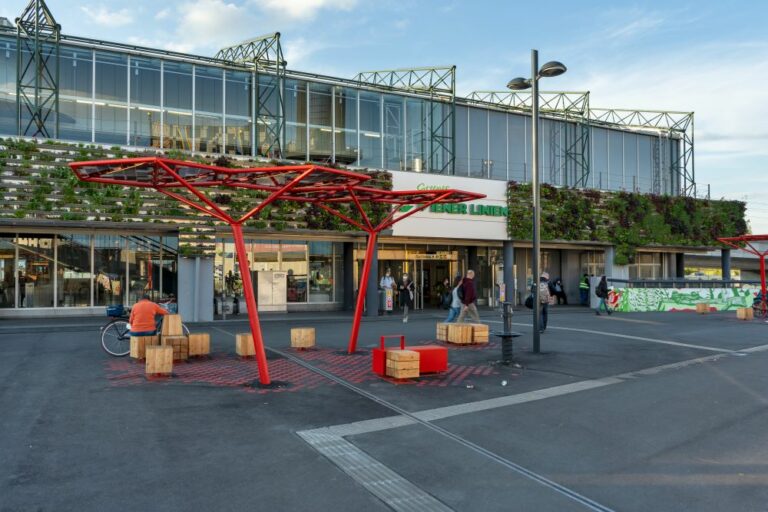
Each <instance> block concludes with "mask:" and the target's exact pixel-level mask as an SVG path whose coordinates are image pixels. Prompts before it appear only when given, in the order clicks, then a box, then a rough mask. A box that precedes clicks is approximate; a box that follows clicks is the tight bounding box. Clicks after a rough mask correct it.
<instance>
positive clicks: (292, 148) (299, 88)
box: [283, 80, 307, 160]
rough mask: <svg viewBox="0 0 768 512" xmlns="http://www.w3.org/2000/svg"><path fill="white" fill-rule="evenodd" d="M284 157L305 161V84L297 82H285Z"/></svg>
mask: <svg viewBox="0 0 768 512" xmlns="http://www.w3.org/2000/svg"><path fill="white" fill-rule="evenodd" d="M283 152H284V154H285V157H286V158H288V159H290V160H306V159H307V84H306V82H300V81H297V80H286V82H285V148H283Z"/></svg>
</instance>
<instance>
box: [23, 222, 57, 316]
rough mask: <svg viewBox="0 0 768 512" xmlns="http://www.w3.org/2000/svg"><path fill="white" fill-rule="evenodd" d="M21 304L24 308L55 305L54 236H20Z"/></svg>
mask: <svg viewBox="0 0 768 512" xmlns="http://www.w3.org/2000/svg"><path fill="white" fill-rule="evenodd" d="M16 244H17V245H18V247H19V303H20V304H19V305H20V306H21V307H23V308H49V307H52V306H53V261H54V254H53V236H50V235H49V236H24V235H22V236H20V237H18V238H16Z"/></svg>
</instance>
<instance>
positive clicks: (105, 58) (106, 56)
mask: <svg viewBox="0 0 768 512" xmlns="http://www.w3.org/2000/svg"><path fill="white" fill-rule="evenodd" d="M127 66H128V58H127V57H126V56H125V55H119V54H116V53H102V52H96V99H97V100H104V101H108V102H112V101H119V102H125V101H127V100H128V73H127Z"/></svg>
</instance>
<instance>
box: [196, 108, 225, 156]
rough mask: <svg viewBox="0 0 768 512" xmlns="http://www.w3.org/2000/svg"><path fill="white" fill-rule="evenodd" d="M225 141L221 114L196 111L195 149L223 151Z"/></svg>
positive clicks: (207, 151)
mask: <svg viewBox="0 0 768 512" xmlns="http://www.w3.org/2000/svg"><path fill="white" fill-rule="evenodd" d="M223 142H224V125H223V122H222V119H221V116H211V115H207V114H201V113H199V112H197V113H195V150H196V151H203V152H206V153H221V152H222V149H223V147H224V146H223Z"/></svg>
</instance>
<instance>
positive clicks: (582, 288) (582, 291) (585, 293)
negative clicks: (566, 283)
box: [579, 274, 589, 306]
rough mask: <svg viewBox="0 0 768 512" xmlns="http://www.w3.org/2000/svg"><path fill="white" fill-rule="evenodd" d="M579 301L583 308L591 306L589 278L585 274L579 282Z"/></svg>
mask: <svg viewBox="0 0 768 512" xmlns="http://www.w3.org/2000/svg"><path fill="white" fill-rule="evenodd" d="M579 299H580V302H581V305H582V306H586V305H588V304H589V276H588V275H587V274H584V277H582V278H581V281H579Z"/></svg>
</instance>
